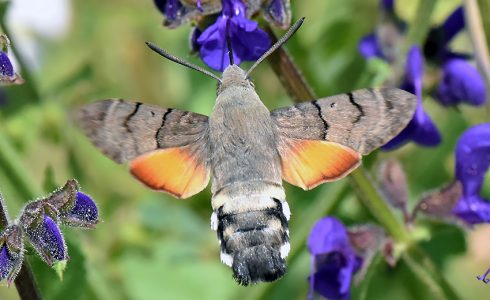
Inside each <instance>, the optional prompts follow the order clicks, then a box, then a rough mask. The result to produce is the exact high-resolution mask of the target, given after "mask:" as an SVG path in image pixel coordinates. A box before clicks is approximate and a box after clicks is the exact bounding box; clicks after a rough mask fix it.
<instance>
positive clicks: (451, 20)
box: [441, 6, 465, 45]
mask: <svg viewBox="0 0 490 300" xmlns="http://www.w3.org/2000/svg"><path fill="white" fill-rule="evenodd" d="M464 27H465V19H464V10H463V7H462V6H460V7H458V8H457V9H456V10H455V11H454V12H453V13H452V14H451V15H449V17H448V18H447V19H446V21H445V22H444V24H442V26H441V28H442V29H443V32H444V35H443V41H444V45H447V43H449V41H450V40H452V38H453V37H454V36H455V35H456V34H458V32H460V31H461V30H462V29H463V28H464Z"/></svg>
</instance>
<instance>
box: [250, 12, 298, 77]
mask: <svg viewBox="0 0 490 300" xmlns="http://www.w3.org/2000/svg"><path fill="white" fill-rule="evenodd" d="M304 20H305V17H302V18H301V19H299V20H298V21H296V23H294V24H293V26H291V27H289V30H288V32H286V34H284V35H283V36H282V38H280V39H279V40H278V41H277V42H276V43H275V44H274V45H272V47H270V48H269V50H267V51H266V52H265V53H264V54H263V55H262V56H261V57H260V58H259V59H258V60H257V61H256V62H255V63H254V64H253V65H252V66H251V67H250V69H248V71H247V74H246V75H247V77H248V75H250V73H251V72H252V71H253V69H255V67H257V66H258V65H259V64H260V63H261V62H262V61H263V60H264V59H266V58H267V56H269V55H270V54H271V53H272V52H274V51H276V49H277V48H279V47H281V46H282V45H283V44H285V43H286V42H287V41H288V40H289V38H291V37H292V36H293V34H294V33H296V31H297V30H298V29H299V27H300V26H301V25H302V24H303V21H304Z"/></svg>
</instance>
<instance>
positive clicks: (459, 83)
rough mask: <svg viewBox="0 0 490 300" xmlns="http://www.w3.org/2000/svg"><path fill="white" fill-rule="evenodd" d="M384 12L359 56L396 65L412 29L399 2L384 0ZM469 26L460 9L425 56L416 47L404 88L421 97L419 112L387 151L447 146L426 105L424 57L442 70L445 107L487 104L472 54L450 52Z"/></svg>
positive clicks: (436, 33)
mask: <svg viewBox="0 0 490 300" xmlns="http://www.w3.org/2000/svg"><path fill="white" fill-rule="evenodd" d="M380 10H381V22H380V25H379V26H378V27H377V29H376V31H375V32H373V33H370V34H368V35H366V36H365V37H364V38H362V39H361V41H360V42H359V52H360V53H361V55H362V56H363V57H365V58H366V59H371V58H379V59H382V60H385V61H387V62H388V63H390V64H395V63H396V61H397V60H399V59H401V58H400V57H399V54H400V49H399V48H400V45H401V44H402V43H403V40H404V37H405V33H406V31H407V25H406V23H405V22H403V21H402V20H401V19H400V18H399V17H398V16H397V15H396V13H395V9H394V0H381V1H380ZM464 27H465V21H464V11H463V8H462V7H460V8H458V9H456V10H455V11H454V12H453V13H452V14H451V15H450V16H449V17H448V18H447V20H446V21H445V22H444V23H443V24H442V25H440V26H438V27H435V28H433V29H432V30H431V31H430V33H429V35H428V37H427V40H426V41H425V43H424V46H423V54H422V51H421V49H420V48H419V47H418V46H413V47H412V48H411V50H410V51H409V53H408V56H407V59H406V65H405V75H404V78H403V80H402V82H401V84H400V88H401V89H404V90H406V91H409V92H411V93H414V94H416V95H417V110H416V112H415V114H414V117H413V119H412V121H411V122H410V124H409V125H408V126H407V128H406V129H405V130H404V131H402V132H401V133H400V135H399V136H397V137H395V138H394V139H393V140H392V141H391V142H389V143H388V144H387V145H386V146H385V147H384V149H385V150H392V149H395V148H398V147H400V146H402V145H403V144H405V143H406V142H408V141H413V142H415V143H417V144H419V145H422V146H435V145H437V144H439V143H440V141H441V137H440V134H439V132H438V130H437V128H436V126H435V125H434V123H433V122H432V120H431V119H430V117H429V115H428V114H427V113H426V112H425V111H424V109H423V106H422V77H423V66H424V56H425V59H427V61H428V62H429V63H430V64H431V66H435V67H436V68H437V69H439V70H441V73H442V75H441V76H440V77H441V80H440V82H439V83H438V84H437V87H435V92H434V93H433V94H434V97H435V99H436V100H438V101H439V102H440V103H441V104H443V105H446V106H454V105H457V104H460V103H462V102H466V103H468V104H471V105H482V104H484V103H485V100H486V91H485V84H484V81H483V78H482V76H481V75H480V74H479V73H478V71H477V69H476V68H475V67H474V66H472V65H471V64H470V63H469V62H468V59H469V58H470V55H467V54H461V53H456V52H454V51H452V50H451V49H450V47H449V43H450V41H451V40H452V39H453V38H454V36H456V35H457V33H459V32H460V31H461V30H462V29H464Z"/></svg>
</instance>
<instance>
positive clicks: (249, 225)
mask: <svg viewBox="0 0 490 300" xmlns="http://www.w3.org/2000/svg"><path fill="white" fill-rule="evenodd" d="M252 197H253V196H252ZM256 197H264V196H256ZM272 200H273V205H271V206H270V207H266V208H260V209H254V208H252V207H250V208H249V209H242V210H241V211H227V210H226V205H223V206H221V207H220V208H219V209H218V210H215V212H213V215H212V216H211V227H212V228H213V229H214V230H216V231H217V235H218V240H219V243H220V247H221V261H222V262H223V263H224V264H226V265H228V266H230V267H232V269H233V277H234V278H235V280H236V281H237V282H238V283H240V284H242V285H248V284H250V283H255V282H260V281H274V280H276V279H278V278H279V277H281V276H283V275H284V273H285V272H286V261H285V258H286V256H287V255H288V253H289V231H288V220H289V216H290V212H289V206H288V204H287V202H286V201H280V200H277V199H272Z"/></svg>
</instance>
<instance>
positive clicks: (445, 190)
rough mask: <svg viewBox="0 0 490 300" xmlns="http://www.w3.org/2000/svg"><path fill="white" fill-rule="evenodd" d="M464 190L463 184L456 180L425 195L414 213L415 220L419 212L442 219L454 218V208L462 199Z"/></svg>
mask: <svg viewBox="0 0 490 300" xmlns="http://www.w3.org/2000/svg"><path fill="white" fill-rule="evenodd" d="M462 189H463V187H462V185H461V183H460V182H459V181H457V180H456V181H454V182H451V183H450V184H447V185H445V186H443V187H441V188H438V189H436V190H434V191H430V192H427V193H425V194H424V195H423V196H422V198H421V199H420V200H419V202H418V203H417V206H416V207H415V209H414V211H413V213H412V216H413V218H415V216H416V214H417V213H418V212H419V211H420V212H423V213H424V214H426V215H430V216H433V217H438V218H442V219H447V218H450V217H452V216H453V209H454V206H455V205H456V203H457V202H458V200H459V199H460V198H461V195H462Z"/></svg>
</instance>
